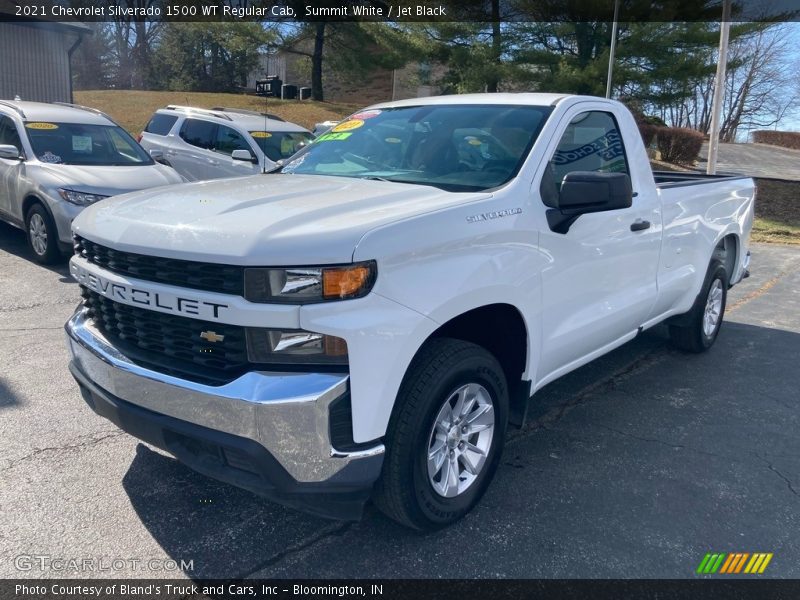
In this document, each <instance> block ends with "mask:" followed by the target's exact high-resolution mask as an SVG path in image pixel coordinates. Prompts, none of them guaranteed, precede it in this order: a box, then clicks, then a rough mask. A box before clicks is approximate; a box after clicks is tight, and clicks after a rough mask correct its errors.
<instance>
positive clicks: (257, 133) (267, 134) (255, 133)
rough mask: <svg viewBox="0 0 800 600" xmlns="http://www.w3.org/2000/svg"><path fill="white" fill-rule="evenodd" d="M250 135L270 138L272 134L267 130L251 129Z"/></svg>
mask: <svg viewBox="0 0 800 600" xmlns="http://www.w3.org/2000/svg"><path fill="white" fill-rule="evenodd" d="M250 135H252V136H253V137H254V138H271V137H272V134H271V133H270V132H268V131H251V132H250Z"/></svg>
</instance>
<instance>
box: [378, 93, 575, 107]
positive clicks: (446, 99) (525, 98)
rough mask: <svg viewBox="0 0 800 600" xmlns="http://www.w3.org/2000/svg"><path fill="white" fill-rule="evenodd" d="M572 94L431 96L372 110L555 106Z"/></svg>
mask: <svg viewBox="0 0 800 600" xmlns="http://www.w3.org/2000/svg"><path fill="white" fill-rule="evenodd" d="M571 96H572V95H570V94H534V93H514V94H511V93H500V94H453V95H447V96H429V97H427V98H409V99H407V100H396V101H394V102H382V103H380V104H374V105H373V106H371V107H370V108H401V107H404V106H431V105H448V104H451V105H452V104H487V105H488V104H513V105H531V106H554V105H555V104H557V103H558V102H560V101H561V100H563V99H564V98H569V97H571Z"/></svg>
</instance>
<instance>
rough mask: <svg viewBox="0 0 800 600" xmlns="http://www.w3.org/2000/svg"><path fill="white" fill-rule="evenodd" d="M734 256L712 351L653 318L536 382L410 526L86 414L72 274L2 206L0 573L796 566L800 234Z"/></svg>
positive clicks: (442, 572) (787, 572)
mask: <svg viewBox="0 0 800 600" xmlns="http://www.w3.org/2000/svg"><path fill="white" fill-rule="evenodd" d="M752 271H753V276H752V277H751V278H750V279H748V280H746V281H745V282H744V283H742V284H741V285H739V286H737V287H736V288H734V290H733V291H732V293H731V295H730V296H729V299H728V305H729V312H728V315H727V317H728V323H727V324H726V325H725V326H724V327H723V330H722V332H721V334H720V338H719V340H718V342H717V344H716V345H715V347H714V348H713V350H712V351H711V352H710V353H708V354H706V355H702V356H687V355H684V354H680V353H678V352H677V351H675V350H673V349H671V348H670V347H669V346H668V345H667V343H666V337H665V335H664V332H663V330H662V329H660V328H658V329H656V330H654V331H652V332H647V333H646V334H644V335H642V336H640V337H639V338H638V339H637V340H635V341H633V342H632V343H630V344H627V345H626V346H624V347H622V348H620V349H619V350H617V351H615V352H613V353H612V354H610V355H607V356H605V357H603V358H601V359H599V360H598V361H595V362H594V363H592V364H590V365H587V366H586V367H584V368H582V369H580V370H579V371H577V372H575V373H572V374H571V375H569V376H567V377H565V378H563V379H562V380H560V381H557V382H555V383H554V384H551V385H550V386H548V387H547V388H546V389H544V390H542V392H541V393H540V394H538V395H537V398H536V400H535V401H534V403H533V405H532V413H533V414H532V418H531V419H530V422H529V423H528V426H527V427H526V428H525V429H524V430H522V431H519V430H511V433H510V434H509V437H510V438H511V439H510V440H509V443H508V445H507V448H506V451H505V454H504V457H503V461H502V466H501V468H500V469H499V471H498V475H497V477H496V479H495V482H494V484H493V485H492V486H491V487H490V489H489V491H488V493H487V495H486V496H485V498H484V500H483V501H482V503H481V504H480V505H479V506H478V507H477V509H476V510H475V511H473V512H472V513H471V514H469V515H468V516H467V517H466V518H465V519H464V520H463V521H462V522H460V523H458V524H456V525H455V526H453V527H451V528H450V529H447V530H445V531H442V532H439V533H435V534H429V535H421V534H416V533H414V532H410V531H408V530H406V529H403V528H402V527H400V526H398V525H396V524H394V523H393V522H391V521H389V520H387V519H386V518H384V517H383V516H382V515H380V514H379V513H378V512H377V511H376V510H375V509H374V508H372V507H368V508H367V511H366V514H365V517H364V519H363V521H361V522H359V523H337V522H332V521H325V520H322V519H317V518H314V517H309V516H307V515H304V514H302V513H298V512H296V511H293V510H291V509H288V508H284V507H281V506H278V505H275V504H272V503H270V502H267V501H265V500H261V499H259V498H257V497H255V496H253V495H251V494H249V493H248V492H244V491H241V490H238V489H235V488H231V487H229V486H226V485H224V484H220V483H217V482H215V481H212V480H209V479H207V478H205V477H203V476H200V475H198V474H195V473H194V472H192V471H190V470H189V469H187V468H185V467H183V466H182V465H180V464H178V463H177V462H176V461H174V460H172V459H171V458H168V457H166V456H164V455H163V454H161V453H159V452H156V451H153V450H151V449H149V448H148V447H146V446H145V445H143V444H140V443H138V442H137V441H136V440H135V439H133V438H131V437H129V436H127V435H125V434H122V433H121V432H119V431H118V430H116V429H115V428H114V427H113V426H111V425H110V423H108V422H107V421H105V420H103V419H101V418H99V417H96V416H95V415H94V414H93V413H92V412H91V411H90V410H89V408H88V407H87V406H86V405H85V404H84V402H83V400H82V399H81V398H80V395H79V393H78V391H77V387H76V386H75V384H74V382H73V381H72V379H71V377H70V376H69V373H68V371H67V353H66V349H65V347H64V342H63V331H62V326H63V323H64V321H66V319H67V318H68V316H69V315H70V314H71V312H72V309H73V307H74V306H75V304H76V303H77V301H78V290H77V286H76V285H75V284H74V283H72V282H71V280H70V279H69V277H68V276H67V269H66V265H61V266H58V267H56V268H44V267H41V266H38V265H36V264H34V263H33V262H31V261H30V258H29V254H28V250H27V249H26V247H25V240H24V236H23V234H22V233H21V232H19V231H17V230H14V229H12V228H10V227H8V226H6V225H2V224H0V439H2V440H3V441H2V452H1V453H0V577H19V576H36V577H41V576H45V577H58V576H91V575H92V574H93V573H91V572H90V573H86V572H71V571H66V572H65V571H58V570H54V569H49V570H47V569H46V570H44V571H42V570H40V569H39V567H38V564H37V563H36V561H30V560H20V559H19V557H20V556H23V557H26V556H33V555H35V556H47V557H51V558H60V559H68V560H69V559H76V560H82V559H84V558H89V559H96V560H97V561H100V560H105V563H103V564H106V566H108V563H109V562H110V561H111V560H112V559H121V560H122V561H123V562H124V563H125V565H124V567H123V568H120V569H118V570H114V569H105V570H103V571H101V572H97V571H95V572H94V575H99V576H104V577H112V576H121V577H154V576H156V577H159V576H172V577H179V576H181V575H180V574H179V573H176V572H172V571H164V570H159V569H165V568H169V565H170V560H174V561H178V562H180V561H181V560H183V561H186V562H188V561H192V566H193V570H192V571H191V572H189V573H187V575H189V576H192V577H242V576H255V577H274V576H276V577H359V576H365V577H470V576H475V577H690V576H692V575H693V571H694V569H695V568H696V566H697V564H698V563H699V562H700V560H701V559H702V557H703V555H704V554H705V553H706V552H709V551H714V552H774V554H775V556H774V559H773V560H772V563H771V564H770V567H769V569H768V570H767V572H766V575H771V576H775V577H800V542H799V541H798V539H797V536H796V532H797V531H798V527H799V526H800V510H799V509H800V436H798V435H797V431H798V426H800V419H799V418H798V406H797V400H798V397H799V396H800V394H798V387H799V386H800V371H798V369H797V362H798V357H799V356H800V249H798V248H791V247H788V246H763V245H759V246H756V247H755V248H754V251H753V265H752ZM137 560H138V561H141V562H140V563H137V565H138V568H134V566H133V563H132V561H137ZM150 560H153V561H155V562H152V563H150V570H148V569H147V568H145V566H144V564H146V563H147V562H148V561H150ZM94 564H95V565H98V564H100V563H99V562H95V563H94ZM117 566H119V563H118V564H117ZM20 567H21V568H28V567H30V570H27V571H20V570H19V568H20Z"/></svg>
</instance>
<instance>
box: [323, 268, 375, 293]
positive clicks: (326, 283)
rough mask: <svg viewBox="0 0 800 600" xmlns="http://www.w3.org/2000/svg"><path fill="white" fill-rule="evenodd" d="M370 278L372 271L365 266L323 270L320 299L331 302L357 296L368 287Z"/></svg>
mask: <svg viewBox="0 0 800 600" xmlns="http://www.w3.org/2000/svg"><path fill="white" fill-rule="evenodd" d="M371 277H372V270H371V269H370V268H369V267H368V266H365V265H357V266H353V267H342V268H341V269H336V268H333V269H331V268H328V269H325V270H323V271H322V297H323V298H325V299H326V300H332V299H334V298H352V297H354V296H359V295H361V294H362V292H363V291H364V290H365V289H368V288H369V287H370V279H371Z"/></svg>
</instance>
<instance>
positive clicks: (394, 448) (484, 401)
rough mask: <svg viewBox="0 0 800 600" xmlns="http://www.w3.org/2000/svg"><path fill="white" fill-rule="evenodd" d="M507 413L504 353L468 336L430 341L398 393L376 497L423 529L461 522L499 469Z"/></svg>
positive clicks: (402, 519)
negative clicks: (468, 339)
mask: <svg viewBox="0 0 800 600" xmlns="http://www.w3.org/2000/svg"><path fill="white" fill-rule="evenodd" d="M507 419H508V392H507V386H506V381H505V376H504V374H503V370H502V368H501V366H500V364H499V363H498V362H497V359H495V358H494V356H492V355H491V354H490V353H489V352H487V351H486V350H484V349H483V348H481V347H480V346H477V345H475V344H472V343H469V342H464V341H460V340H453V339H447V338H440V339H434V340H431V341H430V342H428V343H427V344H426V345H425V346H423V348H422V349H421V350H420V352H419V354H418V355H417V356H416V357H415V359H414V361H413V362H412V364H411V366H410V367H409V371H408V373H407V374H406V377H405V379H404V380H403V384H402V386H401V389H400V393H399V394H398V397H397V405H396V407H395V411H394V414H393V416H392V419H391V421H390V423H389V428H388V430H387V435H386V449H387V450H386V458H385V461H384V467H383V473H382V475H381V479H380V480H379V482H378V485H377V488H376V496H375V503H376V504H377V506H378V507H379V508H380V509H381V510H382V511H383V512H384V513H386V514H387V515H388V516H389V517H391V518H392V519H394V520H396V521H398V522H400V523H402V524H404V525H408V526H410V527H414V528H416V529H438V528H440V527H444V526H446V525H449V524H450V523H453V522H454V521H457V520H458V519H460V518H461V517H463V516H464V515H465V514H467V513H468V512H469V511H470V510H471V509H472V508H473V507H474V506H475V505H476V504H477V503H478V501H479V500H480V498H481V496H482V495H483V493H484V492H485V491H486V488H487V487H488V485H489V483H490V481H491V479H492V477H493V475H494V472H495V470H496V469H497V464H498V461H499V459H500V454H501V452H502V448H503V443H504V438H505V432H506V422H507Z"/></svg>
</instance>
